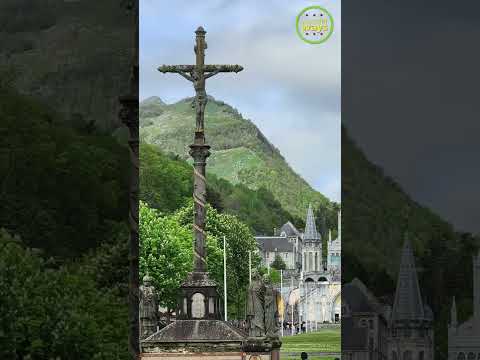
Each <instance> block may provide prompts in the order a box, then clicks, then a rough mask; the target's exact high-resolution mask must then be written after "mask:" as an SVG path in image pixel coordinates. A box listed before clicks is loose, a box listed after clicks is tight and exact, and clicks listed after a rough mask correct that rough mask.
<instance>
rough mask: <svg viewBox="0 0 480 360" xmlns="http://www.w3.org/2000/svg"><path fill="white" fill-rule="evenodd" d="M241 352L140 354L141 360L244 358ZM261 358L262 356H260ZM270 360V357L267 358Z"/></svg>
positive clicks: (231, 359)
mask: <svg viewBox="0 0 480 360" xmlns="http://www.w3.org/2000/svg"><path fill="white" fill-rule="evenodd" d="M244 356H245V354H244V353H242V352H225V353H222V352H218V353H208V352H205V353H180V354H173V353H156V354H146V353H144V354H141V356H140V359H142V360H184V359H185V360H245V359H249V358H248V357H247V358H245V357H244ZM262 359H263V358H262ZM268 360H270V358H268Z"/></svg>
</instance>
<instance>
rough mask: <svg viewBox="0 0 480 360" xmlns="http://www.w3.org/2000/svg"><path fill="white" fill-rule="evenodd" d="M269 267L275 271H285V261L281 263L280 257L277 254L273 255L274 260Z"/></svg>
mask: <svg viewBox="0 0 480 360" xmlns="http://www.w3.org/2000/svg"><path fill="white" fill-rule="evenodd" d="M270 266H271V267H272V268H274V269H277V270H285V269H286V268H287V265H286V264H285V261H283V259H282V257H281V256H280V255H279V254H276V255H275V259H274V260H273V262H272V263H271V264H270Z"/></svg>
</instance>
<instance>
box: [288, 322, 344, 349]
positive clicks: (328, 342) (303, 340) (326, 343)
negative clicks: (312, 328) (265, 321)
mask: <svg viewBox="0 0 480 360" xmlns="http://www.w3.org/2000/svg"><path fill="white" fill-rule="evenodd" d="M340 340H341V332H340V328H338V329H323V330H321V331H318V332H313V333H307V334H300V335H294V336H285V337H283V338H282V349H281V350H282V352H298V353H299V354H300V353H301V352H302V351H305V352H307V353H309V352H340V342H341V341H340Z"/></svg>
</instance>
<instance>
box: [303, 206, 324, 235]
mask: <svg viewBox="0 0 480 360" xmlns="http://www.w3.org/2000/svg"><path fill="white" fill-rule="evenodd" d="M303 238H304V239H305V240H320V239H321V236H320V234H319V233H318V231H317V227H316V226H315V217H314V216H313V209H312V204H309V205H308V210H307V220H306V221H305V233H304V234H303Z"/></svg>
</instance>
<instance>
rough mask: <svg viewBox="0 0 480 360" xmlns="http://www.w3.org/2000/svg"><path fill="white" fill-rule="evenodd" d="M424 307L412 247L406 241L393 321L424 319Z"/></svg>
mask: <svg viewBox="0 0 480 360" xmlns="http://www.w3.org/2000/svg"><path fill="white" fill-rule="evenodd" d="M424 317H425V313H424V307H423V302H422V297H421V294H420V287H419V285H418V278H417V270H416V268H415V259H414V257H413V250H412V245H411V244H410V241H409V240H408V239H406V240H405V243H404V245H403V250H402V258H401V262H400V270H399V272H398V280H397V290H396V292H395V301H394V303H393V311H392V320H393V321H399V320H400V321H401V320H420V319H424Z"/></svg>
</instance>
